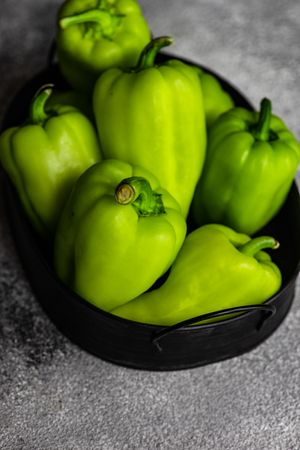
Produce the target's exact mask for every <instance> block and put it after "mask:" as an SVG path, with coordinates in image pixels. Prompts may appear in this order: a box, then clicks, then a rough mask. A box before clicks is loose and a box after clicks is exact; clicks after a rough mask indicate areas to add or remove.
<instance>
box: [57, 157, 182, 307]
mask: <svg viewBox="0 0 300 450" xmlns="http://www.w3.org/2000/svg"><path fill="white" fill-rule="evenodd" d="M185 233H186V222H185V220H184V218H183V216H182V214H181V212H180V207H179V205H178V204H177V202H176V200H175V199H173V197H171V195H170V194H169V193H168V192H167V191H166V190H164V189H162V188H160V187H159V184H158V181H157V179H156V177H154V176H153V175H152V174H151V173H150V172H148V171H147V170H146V169H144V168H142V167H138V166H131V165H130V164H128V163H126V162H124V161H119V160H112V159H111V160H109V159H107V160H104V161H102V162H101V163H99V164H95V165H94V166H93V167H91V168H90V169H88V170H87V171H86V172H85V173H84V174H83V175H82V176H81V177H80V179H79V180H78V182H77V183H76V185H75V188H74V189H73V191H72V194H71V196H70V197H69V199H68V202H67V204H66V206H65V208H64V210H63V213H62V216H61V220H60V222H59V225H58V227H57V233H56V238H55V242H54V266H55V269H56V272H57V274H58V276H59V277H60V278H61V280H62V281H64V282H65V283H66V284H67V285H69V287H70V288H71V289H73V290H74V291H75V292H76V293H78V294H79V295H80V296H81V297H82V298H84V299H86V300H87V301H89V302H90V303H92V304H94V305H96V306H97V307H99V308H101V309H103V310H105V311H110V310H111V309H113V308H115V307H117V306H119V305H121V304H123V303H125V302H127V301H129V300H131V299H132V298H134V297H135V296H137V295H139V294H141V293H142V292H144V291H145V290H147V289H148V288H150V287H151V286H152V284H153V283H154V282H155V281H156V280H157V279H158V278H159V277H160V276H161V275H162V274H163V273H164V272H166V271H167V270H168V268H169V267H170V265H171V264H172V262H173V261H174V259H175V257H176V255H177V253H178V251H179V249H180V247H181V245H182V243H183V240H184V238H185Z"/></svg>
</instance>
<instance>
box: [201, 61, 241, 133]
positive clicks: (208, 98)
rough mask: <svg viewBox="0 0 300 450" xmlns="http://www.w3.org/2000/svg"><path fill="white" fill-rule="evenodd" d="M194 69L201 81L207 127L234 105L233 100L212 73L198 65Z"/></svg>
mask: <svg viewBox="0 0 300 450" xmlns="http://www.w3.org/2000/svg"><path fill="white" fill-rule="evenodd" d="M195 70H196V72H197V74H198V76H199V79H200V81H201V87H202V92H203V103H204V111H205V120H206V126H207V127H208V128H209V127H211V125H212V124H213V123H214V122H215V121H216V119H217V118H218V117H219V116H220V115H221V114H223V113H224V112H226V111H229V110H230V109H231V108H233V107H234V102H233V100H232V98H231V96H230V95H229V94H228V93H227V92H226V91H224V89H223V88H222V86H221V84H220V82H219V81H218V80H217V78H216V77H215V76H214V75H212V74H210V73H208V72H206V71H205V70H204V69H200V67H195Z"/></svg>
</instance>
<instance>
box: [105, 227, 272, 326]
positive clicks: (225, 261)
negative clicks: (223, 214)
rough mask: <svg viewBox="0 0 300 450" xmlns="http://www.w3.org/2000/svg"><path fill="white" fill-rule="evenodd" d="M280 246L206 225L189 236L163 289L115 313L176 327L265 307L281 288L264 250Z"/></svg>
mask: <svg viewBox="0 0 300 450" xmlns="http://www.w3.org/2000/svg"><path fill="white" fill-rule="evenodd" d="M277 247H278V242H276V240H275V239H273V238H272V237H268V236H261V237H258V238H255V239H252V240H250V238H249V237H248V236H247V235H244V234H240V233H236V232H235V231H233V230H232V229H230V228H228V227H226V226H223V225H216V224H210V225H205V226H203V227H200V228H198V229H197V230H195V231H193V232H192V233H190V234H189V235H188V236H187V238H186V240H185V242H184V244H183V246H182V248H181V250H180V252H179V254H178V256H177V258H176V260H175V263H174V265H173V266H172V269H171V272H170V275H169V277H168V279H167V280H166V282H165V283H164V284H163V285H162V286H161V287H160V288H158V289H156V290H153V291H150V292H148V293H145V294H143V295H141V296H139V297H138V298H136V299H134V300H132V301H130V302H128V303H127V304H125V305H123V306H121V307H119V308H116V309H114V310H113V311H112V313H113V314H115V315H117V316H120V317H123V318H125V319H130V320H134V321H137V322H142V323H149V324H155V325H174V324H176V323H179V322H182V321H184V320H187V319H192V318H193V317H197V316H199V315H202V314H206V313H210V312H215V311H219V310H223V309H227V308H233V307H237V306H245V305H257V304H261V303H263V302H264V301H265V300H267V299H268V298H270V297H271V296H272V295H273V294H275V293H276V292H277V291H278V289H279V288H280V284H281V274H280V270H279V268H278V267H277V266H276V265H275V264H274V263H273V262H272V261H271V258H270V256H269V255H268V254H267V253H266V252H264V251H263V249H265V248H277Z"/></svg>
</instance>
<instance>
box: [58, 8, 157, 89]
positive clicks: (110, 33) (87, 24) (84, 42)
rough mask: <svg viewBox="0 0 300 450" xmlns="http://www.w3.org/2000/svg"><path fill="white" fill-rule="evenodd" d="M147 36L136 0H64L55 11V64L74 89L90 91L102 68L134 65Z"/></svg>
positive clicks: (148, 37)
mask: <svg viewBox="0 0 300 450" xmlns="http://www.w3.org/2000/svg"><path fill="white" fill-rule="evenodd" d="M149 39H150V30H149V27H148V25H147V22H146V20H145V19H144V17H143V15H142V12H141V8H140V6H139V4H138V2H137V1H136V0H67V1H65V2H64V3H63V5H62V6H61V8H60V10H59V13H58V26H57V36H56V42H57V54H58V63H59V67H60V70H61V72H62V74H63V75H64V77H65V78H66V80H67V81H68V82H69V83H70V85H71V86H73V87H74V88H75V89H79V90H82V91H88V92H92V89H93V86H94V83H95V81H96V79H97V78H98V76H99V74H100V73H102V72H103V71H104V70H106V69H108V68H110V67H122V68H126V67H131V66H134V65H135V64H136V63H137V60H138V57H139V54H140V52H141V50H142V49H143V47H144V46H145V45H146V43H147V42H148V41H149Z"/></svg>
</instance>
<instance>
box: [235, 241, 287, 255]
mask: <svg viewBox="0 0 300 450" xmlns="http://www.w3.org/2000/svg"><path fill="white" fill-rule="evenodd" d="M278 247H279V242H278V241H276V239H274V238H273V237H270V236H259V237H257V238H254V239H251V241H248V242H246V244H244V245H242V246H241V247H239V248H238V249H239V251H240V252H241V253H243V254H244V255H248V256H255V255H256V254H257V253H258V252H260V251H261V250H264V249H266V248H272V249H276V248H278Z"/></svg>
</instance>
